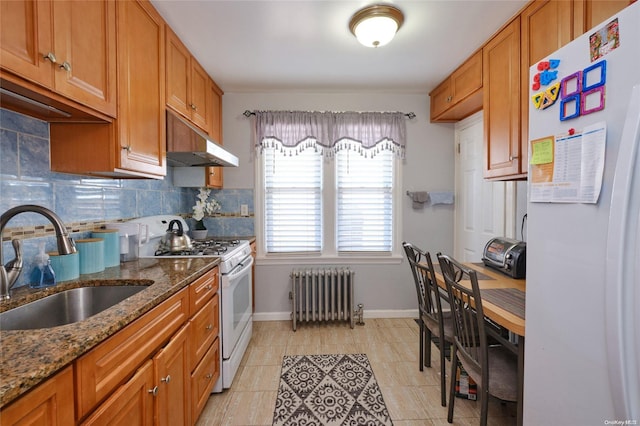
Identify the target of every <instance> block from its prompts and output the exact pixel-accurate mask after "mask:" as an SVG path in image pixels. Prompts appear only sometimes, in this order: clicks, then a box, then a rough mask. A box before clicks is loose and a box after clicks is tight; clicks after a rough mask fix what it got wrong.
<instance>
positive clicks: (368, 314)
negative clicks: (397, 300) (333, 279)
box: [253, 309, 418, 321]
mask: <svg viewBox="0 0 640 426" xmlns="http://www.w3.org/2000/svg"><path fill="white" fill-rule="evenodd" d="M364 317H365V318H417V317H418V310H417V309H395V310H394V309H380V310H366V309H365V311H364ZM253 320H254V321H290V320H291V312H255V313H254V314H253Z"/></svg>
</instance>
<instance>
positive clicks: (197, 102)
mask: <svg viewBox="0 0 640 426" xmlns="http://www.w3.org/2000/svg"><path fill="white" fill-rule="evenodd" d="M209 80H210V79H209V75H208V74H207V73H206V71H205V70H204V68H202V67H201V66H200V64H199V63H198V62H196V60H195V59H194V58H193V57H192V58H191V104H190V107H191V121H192V122H193V124H195V125H196V126H198V127H200V128H201V129H202V130H204V131H205V132H206V133H207V134H209V133H210V132H211V102H212V93H211V86H210V83H209Z"/></svg>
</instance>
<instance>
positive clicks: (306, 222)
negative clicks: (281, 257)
mask: <svg viewBox="0 0 640 426" xmlns="http://www.w3.org/2000/svg"><path fill="white" fill-rule="evenodd" d="M263 158H264V172H265V173H264V193H265V197H264V216H265V240H266V241H265V243H266V249H267V252H268V253H283V252H284V253H291V252H320V251H321V249H322V199H321V195H322V157H321V156H320V154H318V153H317V152H316V151H315V150H314V149H313V148H307V149H306V150H304V151H302V152H300V153H299V154H297V155H285V154H284V153H283V152H281V151H280V150H277V149H275V148H266V149H265V150H264V153H263Z"/></svg>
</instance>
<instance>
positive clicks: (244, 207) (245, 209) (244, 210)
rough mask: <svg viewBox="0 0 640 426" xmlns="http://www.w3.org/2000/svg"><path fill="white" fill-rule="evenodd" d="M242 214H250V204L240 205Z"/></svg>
mask: <svg viewBox="0 0 640 426" xmlns="http://www.w3.org/2000/svg"><path fill="white" fill-rule="evenodd" d="M240 216H249V206H248V205H246V204H242V205H240Z"/></svg>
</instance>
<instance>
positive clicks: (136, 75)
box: [50, 0, 166, 179]
mask: <svg viewBox="0 0 640 426" xmlns="http://www.w3.org/2000/svg"><path fill="white" fill-rule="evenodd" d="M116 12H117V30H118V38H117V40H118V96H119V102H118V118H117V119H116V120H114V121H113V122H112V123H107V124H102V123H101V124H75V123H74V124H68V123H51V126H50V136H51V170H53V171H57V172H64V173H78V174H88V175H97V176H107V177H149V178H156V179H157V178H161V177H163V176H165V175H166V125H165V123H166V118H165V99H164V94H165V91H164V72H165V64H164V59H165V57H164V46H165V44H164V28H165V24H164V21H163V20H162V18H161V17H160V15H159V14H158V13H157V12H156V10H155V9H154V8H153V6H151V4H150V3H149V2H148V1H146V0H137V1H119V2H117V11H116Z"/></svg>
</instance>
